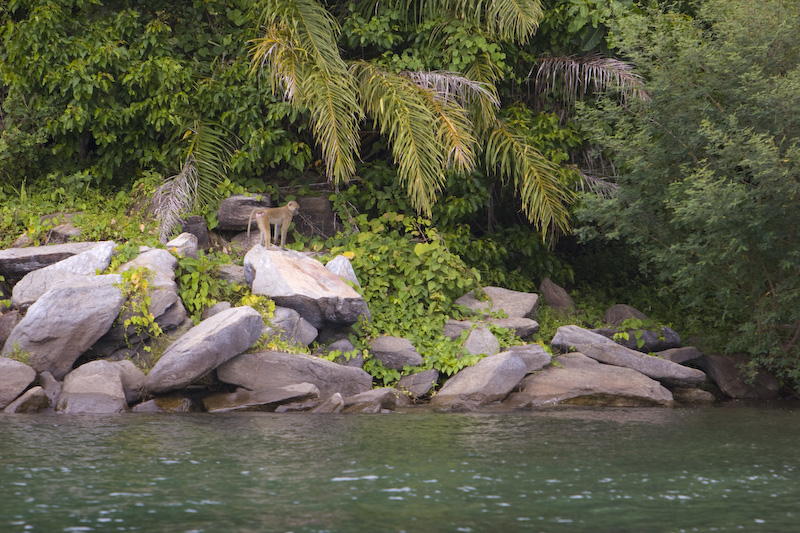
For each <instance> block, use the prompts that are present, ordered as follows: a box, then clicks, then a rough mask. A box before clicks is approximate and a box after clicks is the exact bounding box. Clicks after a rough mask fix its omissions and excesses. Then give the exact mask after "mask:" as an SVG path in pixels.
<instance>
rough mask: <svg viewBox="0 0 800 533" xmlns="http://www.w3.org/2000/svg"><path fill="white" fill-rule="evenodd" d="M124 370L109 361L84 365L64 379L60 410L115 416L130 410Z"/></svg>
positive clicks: (58, 407)
mask: <svg viewBox="0 0 800 533" xmlns="http://www.w3.org/2000/svg"><path fill="white" fill-rule="evenodd" d="M120 374H121V368H120V367H119V366H117V364H116V363H111V362H109V361H102V360H100V361H92V362H90V363H86V364H85V365H81V366H79V367H78V368H76V369H75V370H73V371H72V372H70V373H69V374H67V377H66V379H64V387H63V389H62V391H61V396H59V398H58V403H57V404H56V411H58V412H61V413H70V414H111V413H121V412H123V411H126V410H127V409H128V403H127V401H126V400H125V389H124V387H123V385H122V377H121V375H120Z"/></svg>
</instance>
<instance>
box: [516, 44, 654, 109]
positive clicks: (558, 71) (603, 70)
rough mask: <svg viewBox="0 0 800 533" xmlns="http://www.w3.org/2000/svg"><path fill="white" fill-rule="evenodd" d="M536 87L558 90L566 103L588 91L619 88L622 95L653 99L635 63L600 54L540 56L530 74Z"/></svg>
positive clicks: (538, 89) (539, 90) (541, 89)
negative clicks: (634, 65) (534, 74)
mask: <svg viewBox="0 0 800 533" xmlns="http://www.w3.org/2000/svg"><path fill="white" fill-rule="evenodd" d="M534 70H536V76H535V79H534V82H535V86H536V90H537V91H538V92H540V93H542V92H552V93H559V92H560V94H561V97H562V98H563V99H564V101H565V102H567V103H572V102H574V101H575V100H578V99H580V98H582V97H583V96H585V95H586V93H588V92H589V90H592V91H594V92H600V91H603V90H605V89H616V90H618V91H620V93H621V94H622V95H623V97H626V98H628V97H632V98H638V99H640V100H644V101H648V100H650V95H649V94H648V93H647V91H646V90H645V87H644V80H643V79H642V77H641V76H640V75H639V74H637V73H636V72H635V71H634V69H633V65H631V64H630V63H626V62H624V61H620V60H619V59H615V58H613V57H603V56H602V55H600V54H590V55H587V56H583V57H576V56H562V57H546V58H542V59H539V60H538V61H537V63H536V65H535V66H534V67H533V69H531V72H530V73H529V74H528V77H529V78H531V77H533V71H534Z"/></svg>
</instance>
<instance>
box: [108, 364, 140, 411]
mask: <svg viewBox="0 0 800 533" xmlns="http://www.w3.org/2000/svg"><path fill="white" fill-rule="evenodd" d="M111 364H113V365H116V366H117V371H118V372H119V377H120V379H121V380H122V390H123V391H124V392H125V401H127V402H128V403H133V402H135V401H137V400H139V398H141V397H142V390H143V389H144V383H145V375H144V372H142V371H141V370H139V369H138V368H137V367H136V365H134V364H133V363H132V362H131V361H115V362H112V363H111Z"/></svg>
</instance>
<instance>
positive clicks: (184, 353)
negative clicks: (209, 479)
mask: <svg viewBox="0 0 800 533" xmlns="http://www.w3.org/2000/svg"><path fill="white" fill-rule="evenodd" d="M197 246H198V244H197V238H196V237H195V236H194V235H192V234H189V233H186V234H182V235H181V236H180V237H178V238H177V239H175V240H174V241H172V242H170V243H168V245H167V248H168V249H166V250H165V249H143V250H142V251H141V253H140V254H139V256H138V257H136V258H135V259H133V260H132V261H130V262H128V263H126V264H124V265H122V266H120V267H119V268H118V269H117V272H116V273H112V274H105V273H103V272H105V271H106V269H107V268H108V267H109V264H110V262H111V259H112V255H113V253H114V249H115V243H113V242H110V241H107V242H98V243H87V242H82V243H68V244H60V245H51V246H40V247H25V248H11V249H7V250H4V251H0V275H2V276H4V277H5V279H6V280H7V282H10V283H11V284H12V291H11V294H10V295H6V296H4V297H8V296H10V300H11V308H10V309H5V310H3V311H4V312H3V313H2V314H0V346H3V348H2V356H0V410H2V411H3V412H4V413H35V412H54V411H55V412H57V413H87V414H88V413H96V414H102V413H120V412H148V413H152V412H189V411H203V412H210V413H215V412H229V411H236V410H260V411H275V412H310V413H332V412H333V413H335V412H353V413H379V412H387V411H392V410H394V409H396V408H399V407H403V406H411V405H429V406H431V407H432V408H435V409H441V410H461V411H463V410H477V409H486V408H491V409H493V410H496V409H498V408H504V409H510V410H513V409H531V408H547V407H550V406H554V405H600V406H626V407H627V406H663V407H670V406H679V405H695V404H711V403H714V402H715V401H717V400H718V399H719V398H773V397H777V395H778V389H779V387H778V383H777V380H775V379H774V378H773V377H771V376H769V375H768V374H762V375H760V376H759V378H758V379H757V380H756V382H755V383H753V384H747V383H745V381H744V379H743V378H742V376H741V375H740V374H739V371H738V368H737V363H738V362H740V361H739V359H737V358H736V356H723V355H714V354H705V355H704V354H702V353H701V352H700V351H699V350H698V349H696V348H694V347H683V346H681V339H680V337H679V336H678V334H677V333H676V332H674V331H672V330H670V329H669V328H660V329H659V330H657V331H649V330H642V331H636V332H634V331H631V332H630V333H631V335H627V334H626V335H621V334H620V333H626V332H623V331H618V330H617V329H613V328H610V329H603V330H589V329H585V328H583V327H581V326H580V325H568V326H562V327H561V328H559V329H558V332H557V333H556V335H555V336H554V337H553V339H552V341H551V343H550V346H549V348H550V349H549V350H547V349H545V347H544V346H542V345H539V344H536V343H531V344H526V345H523V346H512V347H510V348H508V349H507V350H505V351H502V352H500V344H499V342H498V340H497V339H496V338H495V337H494V335H493V334H492V333H491V331H490V330H489V328H488V327H487V326H486V324H487V323H494V324H495V325H498V326H501V327H504V328H509V329H513V330H514V331H515V333H516V335H517V336H519V337H521V338H522V339H528V338H529V337H530V335H532V334H534V333H535V332H536V331H537V330H538V324H537V323H536V321H535V317H536V316H537V312H538V307H539V295H538V294H532V293H522V292H516V291H510V290H507V289H502V288H498V287H487V288H485V292H486V294H487V296H488V297H489V299H488V301H480V300H478V299H477V298H476V297H475V295H474V294H473V293H468V294H466V295H464V296H463V297H462V298H460V299H459V300H458V301H457V303H458V304H460V305H462V306H465V307H467V308H469V309H471V310H472V312H473V313H474V317H475V318H474V320H461V321H456V320H451V321H449V322H448V324H447V326H446V328H445V331H444V334H445V335H447V336H448V337H450V338H452V339H459V340H460V341H461V342H463V348H464V349H465V352H466V353H469V354H485V355H486V356H485V357H484V358H482V359H481V360H480V361H478V362H477V363H476V364H475V365H473V366H470V367H467V368H465V369H463V370H461V371H460V372H458V373H457V374H455V375H454V376H452V377H450V378H449V379H446V380H445V379H444V376H440V375H439V373H438V372H437V371H436V370H434V369H427V370H423V368H422V367H421V365H422V364H423V358H422V357H421V356H420V354H419V353H418V352H417V351H416V349H415V348H414V346H413V345H412V343H411V342H409V341H408V340H406V339H402V338H397V337H391V336H381V337H378V338H376V339H374V340H373V341H372V343H371V345H370V350H369V355H370V356H371V357H373V358H375V359H377V360H379V361H380V362H381V364H383V365H384V366H385V367H386V368H389V369H395V370H399V371H405V375H404V377H402V379H400V381H399V382H398V384H397V386H396V387H393V388H388V387H383V388H373V379H372V377H371V376H370V375H369V374H368V373H367V372H365V371H364V370H363V369H362V368H361V367H362V365H363V356H361V355H359V356H358V357H351V358H349V359H347V358H345V357H339V358H338V359H337V361H336V362H331V361H329V360H326V359H323V358H321V357H318V355H320V353H324V352H330V351H333V350H336V351H338V352H350V351H352V350H353V346H352V344H350V342H349V340H347V337H346V333H347V332H348V331H349V330H350V327H351V326H352V325H353V324H354V323H355V322H356V321H358V320H359V319H360V318H361V317H364V318H365V319H367V320H368V319H369V316H370V315H369V308H368V306H367V303H366V302H365V301H364V300H363V299H362V298H361V296H360V295H359V294H358V292H357V291H356V290H354V289H353V287H352V286H351V285H349V284H347V283H346V282H345V280H350V281H352V282H353V283H354V284H355V285H356V286H358V280H357V279H356V277H355V274H354V273H353V269H352V267H351V266H350V264H349V260H348V259H347V258H346V257H343V256H340V257H336V258H334V259H333V260H331V261H329V262H328V263H327V264H326V265H323V264H322V263H321V262H320V261H319V260H318V259H316V258H315V257H313V256H312V255H311V254H304V253H300V252H296V251H291V250H278V249H274V248H270V249H267V248H264V247H262V246H260V245H259V246H255V247H253V248H252V249H250V251H249V252H248V253H247V254H246V255H245V258H244V265H243V267H237V266H235V265H230V266H229V267H225V268H223V269H222V272H221V274H220V275H221V276H224V277H226V278H227V279H230V280H231V281H236V282H239V283H247V284H248V285H249V286H250V287H251V290H252V292H253V293H254V294H262V295H266V296H268V297H270V298H271V299H272V300H273V301H274V302H275V303H276V306H277V307H276V311H275V315H274V318H273V319H272V320H271V322H270V323H269V324H265V323H264V321H263V319H262V316H261V315H260V314H259V313H258V312H257V311H256V310H254V309H253V308H251V307H248V306H242V307H230V305H229V304H224V305H219V306H216V307H215V308H213V309H209V310H207V313H206V318H205V319H204V320H202V321H201V322H200V323H199V324H197V325H194V324H193V322H192V321H191V319H189V318H187V313H186V310H185V308H184V305H183V302H182V301H181V298H180V296H179V294H178V290H177V285H176V283H175V269H176V267H177V259H176V255H180V254H192V253H196V252H197ZM134 269H146V272H147V280H148V283H147V284H145V285H144V287H146V292H147V294H148V296H149V298H150V306H149V310H150V312H151V313H152V317H151V318H152V320H153V321H154V322H155V323H156V324H158V327H159V328H160V329H161V330H163V332H164V334H165V336H164V338H167V339H169V341H170V344H169V346H167V347H166V350H164V352H163V355H162V356H161V357H160V358H159V359H158V361H156V362H155V364H154V365H153V366H152V368H150V369H149V372H147V373H145V372H143V371H142V370H141V369H140V368H139V366H142V365H141V364H139V365H138V366H137V364H138V363H141V362H142V361H144V360H146V359H147V355H148V353H149V350H150V346H151V344H152V342H153V340H152V339H150V338H149V336H148V334H147V331H146V329H143V328H137V327H135V326H134V325H133V324H131V323H130V322H131V321H130V320H128V319H130V318H131V317H133V316H135V313H134V312H133V311H132V308H133V306H132V305H131V301H130V298H132V297H133V296H131V295H130V294H127V293H126V291H124V290H123V288H122V287H123V285H122V283H121V282H122V275H121V274H122V273H124V272H126V271H129V270H134ZM139 271H140V272H144V270H139ZM542 292H543V293H544V300H545V301H546V302H547V303H548V304H549V305H551V306H559V305H571V303H567V304H564V301H565V299H566V300H569V296H568V295H566V292H565V291H563V289H560V288H559V287H557V286H555V285H553V284H547V286H545V284H543V286H542ZM559 302H560V303H559ZM498 314H502V316H505V317H507V318H494V317H496V316H498ZM607 315H608V316H607V319H606V321H607V322H609V323H611V324H612V325H613V324H616V325H617V326H618V325H619V324H620V323H622V322H623V321H624V319H625V318H630V317H636V316H639V314H638V312H637V311H636V310H634V309H632V308H629V307H627V306H615V307H614V308H611V309H610V310H609V312H608V313H607ZM126 324H127V326H126ZM265 331H266V332H267V333H269V334H273V335H278V336H279V337H280V338H281V339H283V340H284V341H285V342H288V343H291V344H299V345H302V346H309V345H310V344H311V343H312V342H315V341H317V342H319V343H320V344H321V345H323V346H325V347H324V348H322V349H321V352H320V353H318V354H314V355H306V354H297V353H287V352H281V351H274V350H265V351H264V350H262V351H254V352H251V351H249V350H250V349H251V347H253V345H254V344H256V342H257V341H258V340H259V338H261V336H262V333H264V332H265ZM634 333H635V335H634ZM634 336H635V338H634ZM624 337H627V339H625V338H624ZM551 350H552V352H553V353H554V354H555V357H554V356H551V353H550V351H551ZM559 354H560V355H559ZM135 363H137V364H135ZM710 390H712V391H714V392H715V393H716V396H715V394H712V393H711V392H709V391H710Z"/></svg>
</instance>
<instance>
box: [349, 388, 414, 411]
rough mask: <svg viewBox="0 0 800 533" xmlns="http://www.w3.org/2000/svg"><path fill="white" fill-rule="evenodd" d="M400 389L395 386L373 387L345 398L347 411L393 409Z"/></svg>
mask: <svg viewBox="0 0 800 533" xmlns="http://www.w3.org/2000/svg"><path fill="white" fill-rule="evenodd" d="M399 394H400V391H398V390H397V389H395V388H393V387H382V388H380V389H372V390H368V391H365V392H362V393H360V394H356V395H355V396H349V397H347V398H345V399H344V409H343V410H342V412H345V413H362V414H377V413H380V412H381V411H393V410H394V407H395V405H397V397H398V395H399Z"/></svg>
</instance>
